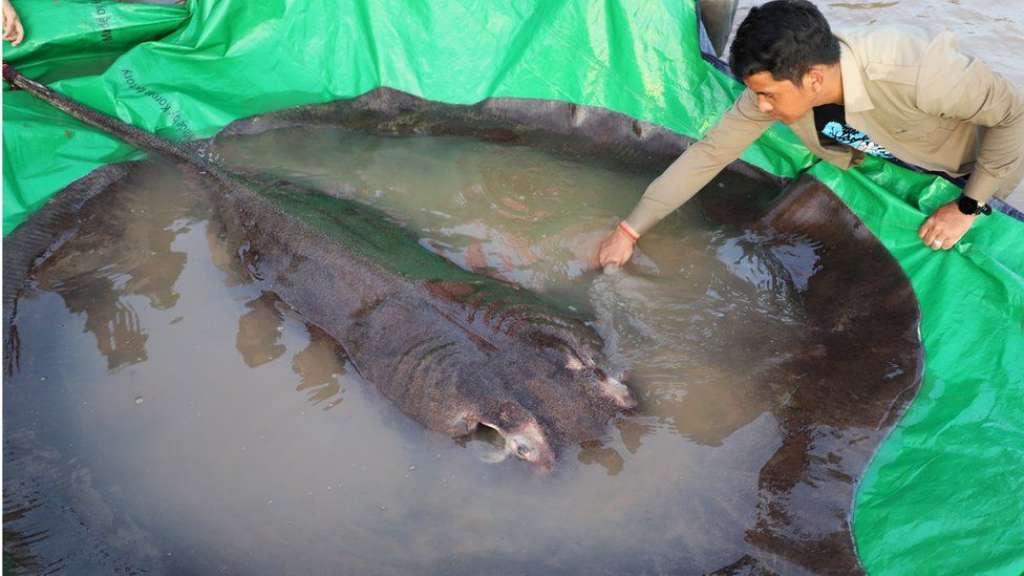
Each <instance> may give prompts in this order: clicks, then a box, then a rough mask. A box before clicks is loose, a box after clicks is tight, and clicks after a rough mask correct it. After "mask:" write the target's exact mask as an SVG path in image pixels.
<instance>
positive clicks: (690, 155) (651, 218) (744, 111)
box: [597, 90, 775, 266]
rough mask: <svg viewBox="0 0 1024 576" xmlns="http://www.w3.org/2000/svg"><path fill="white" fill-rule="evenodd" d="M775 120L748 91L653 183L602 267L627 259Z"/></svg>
mask: <svg viewBox="0 0 1024 576" xmlns="http://www.w3.org/2000/svg"><path fill="white" fill-rule="evenodd" d="M773 122H775V120H774V119H773V118H772V117H771V116H769V115H767V114H765V113H763V112H761V111H760V110H759V109H758V107H757V95H756V94H754V93H753V92H751V91H750V90H744V92H743V94H741V95H740V98H739V100H737V101H736V103H735V104H734V105H733V107H732V108H731V109H729V111H728V112H726V113H725V115H724V116H722V119H721V120H719V121H718V124H717V125H715V127H714V128H712V129H711V130H709V131H708V133H707V135H705V136H704V139H703V140H701V141H699V142H695V143H694V144H692V145H691V146H690V147H689V148H688V149H686V151H685V152H683V154H682V155H681V156H679V158H677V159H676V161H675V162H673V163H672V164H671V165H670V166H669V167H668V169H666V170H665V172H664V173H662V175H661V176H659V177H658V178H657V179H655V180H654V181H653V182H651V184H650V185H649V186H648V187H647V190H646V191H645V192H644V195H643V197H642V198H641V199H640V202H639V203H637V205H636V207H635V208H633V212H632V213H631V214H630V215H629V217H627V218H626V219H625V220H624V221H623V223H622V224H620V225H619V226H618V227H617V228H616V229H615V230H614V231H612V233H611V234H609V235H608V237H607V238H605V240H604V242H602V243H601V247H600V248H599V250H598V257H597V259H598V263H599V264H600V265H601V266H607V265H609V264H614V265H620V264H624V263H626V261H628V260H629V258H630V257H631V256H632V255H633V246H634V244H635V243H636V240H637V239H638V238H639V237H640V236H641V235H642V234H644V233H646V232H647V231H648V230H650V229H651V228H652V227H653V226H654V225H655V224H657V223H658V222H660V221H661V219H662V218H664V217H665V216H667V215H668V214H669V213H670V212H672V211H673V210H675V209H676V208H678V207H679V206H681V205H682V204H683V203H684V202H686V201H687V200H689V199H690V198H692V197H693V195H694V194H696V193H697V192H698V191H699V190H700V189H701V188H703V187H704V186H705V185H707V183H708V182H710V181H711V179H712V178H714V177H715V176H716V175H717V174H718V173H719V172H721V171H722V169H723V168H725V167H726V166H727V165H729V163H731V162H732V161H734V160H736V159H737V158H739V157H740V154H742V153H743V151H744V150H746V148H747V147H748V146H750V144H751V143H752V142H753V141H754V140H756V139H757V137H758V136H760V135H761V134H762V133H763V132H764V131H765V130H766V129H768V127H769V126H771V125H772V123H773Z"/></svg>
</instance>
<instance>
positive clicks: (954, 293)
mask: <svg viewBox="0 0 1024 576" xmlns="http://www.w3.org/2000/svg"><path fill="white" fill-rule="evenodd" d="M18 8H19V10H20V11H21V14H22V16H23V19H24V21H25V23H26V29H27V31H28V34H29V36H28V39H27V40H26V42H25V43H24V44H23V45H22V46H21V47H18V48H14V49H12V48H11V47H10V46H9V45H8V44H5V47H4V58H5V61H7V62H10V63H13V64H16V65H17V66H18V67H19V69H20V70H21V71H22V72H24V73H26V74H27V75H29V76H32V77H36V78H41V79H43V80H44V81H47V82H51V85H52V86H53V87H54V88H55V89H57V90H58V91H60V92H63V93H65V94H68V95H70V96H71V97H73V98H76V99H78V100H80V101H82V102H84V103H86V104H88V105H91V106H93V107H95V108H98V109H100V110H102V111H104V112H107V113H109V114H113V115H116V116H118V117H120V118H121V119H123V120H126V121H128V122H131V123H132V124H134V125H136V126H139V127H142V128H146V129H149V130H151V131H155V132H157V133H159V134H161V135H164V136H166V137H169V138H171V139H178V140H180V139H190V138H200V137H207V136H210V135H213V134H214V133H216V132H217V131H218V130H219V129H220V128H221V127H223V126H225V125H226V124H228V123H229V122H231V121H233V120H235V119H238V118H242V117H246V116H251V115H254V114H258V113H262V112H267V111H271V110H277V109H281V108H286V107H292V106H297V105H301V104H308V103H316V102H326V101H331V100H336V99H339V98H348V97H354V96H358V95H360V94H362V93H364V92H367V91H369V90H371V89H373V88H376V87H379V86H387V87H391V88H396V89H399V90H403V91H406V92H410V93H412V94H415V95H418V96H421V97H423V98H427V99H430V100H435V101H440V102H447V103H460V104H463V103H473V102H477V101H479V100H482V99H485V98H488V97H491V96H503V97H520V98H539V99H554V100H562V101H571V102H575V103H579V104H588V105H593V106H601V107H605V108H608V109H611V110H615V111H618V112H622V113H625V114H628V115H630V116H633V117H635V118H638V119H641V120H646V121H649V122H653V123H656V124H660V125H663V126H666V127H668V128H671V129H673V130H675V131H678V132H680V133H683V134H686V135H689V136H693V137H700V136H701V135H702V134H703V133H704V132H705V131H706V130H707V129H708V128H709V127H710V126H712V125H713V124H714V123H715V121H716V120H717V118H718V117H719V116H720V115H721V113H722V112H724V110H725V109H727V108H728V106H729V105H730V103H731V101H732V100H733V99H734V98H735V96H736V95H737V94H738V93H739V91H740V90H741V88H742V86H740V85H739V84H738V83H736V82H735V81H734V80H732V79H730V78H728V77H727V76H725V75H724V74H722V73H721V72H719V71H718V70H716V69H715V68H714V67H713V66H711V65H710V64H708V63H707V62H705V61H704V60H703V59H702V58H701V56H700V53H699V49H698V42H697V27H696V25H695V22H696V13H695V12H696V10H695V8H694V6H693V4H692V2H691V1H687V0H683V1H680V0H665V1H662V2H647V1H644V2H639V1H637V2H625V1H624V2H576V1H569V0H561V1H539V0H537V1H532V2H531V1H523V0H501V1H499V0H495V1H493V2H489V3H480V2H475V1H469V0H462V1H459V0H438V1H435V2H430V3H425V2H424V3H407V2H374V1H371V0H364V1H343V0H333V1H332V0H321V1H309V2H287V1H283V0H268V1H265V2H247V1H241V0H218V1H214V0H197V1H194V2H191V3H190V4H189V5H188V6H187V8H186V7H173V6H171V7H165V6H147V5H134V4H115V3H108V2H106V1H92V2H84V1H77V2H72V1H68V0H62V1H61V2H52V1H51V0H38V1H36V2H27V1H23V2H20V3H18ZM3 113H4V117H3V118H4V143H3V152H4V157H3V168H4V173H3V178H4V191H3V199H4V206H3V214H4V224H3V226H4V233H5V234H6V233H8V232H9V231H10V230H12V229H13V228H14V227H15V226H17V225H18V224H19V223H20V222H22V221H23V220H24V219H25V218H26V217H27V216H28V215H29V214H30V213H32V212H33V211H34V210H36V209H37V208H38V207H39V206H40V205H41V204H42V203H44V202H45V201H46V199H47V198H48V197H50V196H51V195H52V194H54V193H55V192H57V191H58V190H60V189H61V188H63V187H64V186H66V185H67V184H69V183H70V182H72V181H74V180H75V179H77V178H80V177H82V176H84V175H86V174H87V173H89V172H90V171H91V170H93V169H94V168H96V167H98V166H101V165H103V164H104V163H109V162H115V161H121V160H125V159H130V158H137V157H141V155H142V154H141V153H140V152H138V151H136V150H133V149H132V148H130V147H128V146H126V145H124V144H121V143H120V142H118V141H115V140H113V139H111V138H110V137H107V136H105V135H102V134H99V133H97V132H95V131H94V130H92V129H90V128H86V127H84V126H82V125H81V124H80V123H78V122H76V121H74V120H72V119H70V118H68V117H67V116H64V115H63V114H61V113H59V112H57V111H55V110H53V109H51V108H49V107H47V106H46V105H44V104H42V103H39V102H36V101H35V100H33V99H32V98H31V97H30V96H28V95H26V94H24V93H19V92H9V91H6V88H5V92H4V102H3ZM744 159H745V160H747V161H749V162H751V163H753V164H755V165H757V166H760V167H762V168H765V169H767V170H769V171H771V172H773V173H775V174H778V175H781V176H794V175H795V174H797V173H798V172H799V171H801V170H805V169H810V170H811V172H812V173H813V174H814V175H815V176H817V177H818V178H819V179H821V180H822V181H824V182H825V183H826V184H828V185H829V186H830V187H832V188H833V189H834V190H835V191H836V193H837V194H838V195H839V196H840V197H841V198H842V199H843V200H844V201H845V202H846V203H847V204H848V205H849V206H850V208H851V209H853V211H854V212H855V213H856V214H857V215H858V216H860V218H861V219H863V221H864V222H865V223H866V225H867V226H868V227H869V228H870V229H871V230H872V231H874V232H875V234H876V235H878V237H879V238H880V239H881V241H882V243H883V244H884V245H885V246H886V247H887V248H888V249H889V250H890V252H891V253H892V254H893V256H894V257H895V258H896V259H897V260H898V261H899V262H900V264H901V265H902V266H903V268H904V270H905V271H906V273H907V275H908V276H909V277H910V279H911V282H912V284H913V287H914V290H915V291H916V293H917V295H918V298H919V300H920V302H921V309H922V315H923V319H922V325H921V333H922V339H923V341H924V344H925V349H926V367H925V374H924V383H923V385H922V388H921V391H920V393H919V396H918V398H917V399H915V401H914V402H913V404H912V406H911V408H910V409H909V411H908V413H907V414H906V416H905V417H904V419H903V421H902V422H901V423H900V424H899V425H898V426H897V427H896V429H895V430H894V432H893V433H892V435H891V436H890V438H889V439H888V440H887V441H886V443H885V444H884V445H883V446H882V448H881V449H880V451H879V452H878V454H877V455H876V457H875V458H874V460H873V462H872V464H871V466H870V467H869V469H868V470H867V472H866V474H865V476H864V477H863V478H862V480H861V483H860V488H859V491H858V495H857V498H856V506H855V508H854V518H853V527H854V536H855V539H856V543H857V548H858V553H859V554H860V557H861V560H862V562H863V564H864V566H865V568H866V569H867V570H868V571H869V572H870V573H873V574H908V573H913V574H982V573H990V574H1012V575H1019V574H1021V573H1022V572H1024V474H1022V473H1021V467H1022V462H1024V363H1022V362H1021V358H1022V357H1024V245H1022V243H1021V242H1020V240H1019V239H1020V237H1021V233H1022V232H1024V224H1022V223H1020V222H1018V221H1015V220H1012V219H1011V218H1009V217H1006V216H1004V215H1002V214H995V215H993V216H991V217H987V218H979V219H978V221H977V222H976V224H975V226H974V228H973V229H972V230H971V231H970V232H969V233H968V234H967V236H966V237H965V238H964V240H963V241H961V243H960V244H959V246H958V247H957V249H955V250H952V251H949V252H938V253H936V252H933V251H931V250H930V249H928V248H926V247H924V246H923V245H922V244H921V242H920V241H919V240H918V238H917V236H916V231H917V228H918V226H919V225H920V223H921V222H922V221H923V219H924V218H925V216H926V215H927V214H929V213H930V212H931V211H932V210H933V209H934V208H935V207H936V206H938V205H939V204H941V203H943V202H946V201H948V200H950V199H952V198H954V197H955V196H956V194H957V190H956V189H955V188H953V187H952V185H950V184H948V183H946V182H945V181H943V180H939V179H935V178H932V177H928V176H924V175H920V174H915V173H911V172H909V171H907V170H904V169H900V168H898V167H895V166H893V165H891V164H888V163H885V162H883V161H879V160H873V159H869V160H868V161H867V162H866V163H865V164H863V165H862V166H859V167H857V168H855V169H853V170H851V171H849V172H845V173H844V172H841V171H839V170H837V169H835V168H834V167H832V166H830V165H827V164H824V163H820V162H817V161H816V160H815V159H814V158H813V157H811V156H810V155H809V153H808V152H807V151H806V150H805V149H803V148H802V147H801V146H800V145H799V143H798V142H797V140H796V139H795V137H794V136H793V135H792V134H791V133H790V132H789V131H788V130H787V129H785V128H784V127H781V126H777V127H775V128H774V129H772V130H771V131H770V132H769V133H768V134H766V135H765V136H764V137H762V138H761V139H760V140H759V141H758V143H757V144H756V145H755V146H754V147H752V148H751V149H750V150H748V151H747V153H746V154H745V155H744ZM641 192H642V191H641V190H637V191H636V193H637V195H638V196H639V194H640V193H641Z"/></svg>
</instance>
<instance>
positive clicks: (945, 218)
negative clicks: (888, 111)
mask: <svg viewBox="0 0 1024 576" xmlns="http://www.w3.org/2000/svg"><path fill="white" fill-rule="evenodd" d="M925 58H926V59H927V61H926V62H925V63H924V65H923V66H922V69H921V76H920V78H919V79H918V85H917V105H918V108H920V109H921V110H922V111H923V112H926V113H928V114H932V115H935V116H941V117H943V118H955V119H958V120H964V121H966V122H970V123H972V124H976V125H978V126H984V127H986V130H985V131H984V134H983V135H982V137H981V142H980V145H979V148H978V158H977V161H976V162H975V165H974V171H973V173H972V174H971V176H970V178H969V179H968V180H967V186H965V187H964V191H963V193H964V195H965V196H968V197H970V198H973V199H975V200H977V201H978V202H981V203H985V202H987V201H988V200H989V199H990V198H992V196H993V195H995V194H1000V193H1002V195H1006V194H1009V193H1010V192H1012V191H1013V189H1014V188H1015V187H1016V186H1017V185H1018V184H1019V183H1020V178H1021V174H1022V172H1024V170H1022V169H1021V163H1022V162H1024V94H1022V93H1021V91H1020V90H1019V89H1018V88H1016V87H1014V86H1013V84H1011V83H1010V82H1009V81H1008V80H1006V79H1005V78H1003V77H1002V76H1000V75H998V74H996V73H994V72H992V70H991V69H989V67H988V66H987V65H985V63H984V62H982V61H980V60H977V59H972V58H969V57H967V56H965V55H964V54H962V53H961V52H960V51H959V50H958V49H957V45H956V39H955V37H954V36H953V35H952V34H944V35H942V36H940V37H938V38H936V40H935V42H933V44H932V46H931V47H930V48H929V50H928V53H927V54H926V56H925ZM975 218H977V216H975V215H966V214H963V213H961V212H960V210H959V209H958V208H957V205H956V202H952V203H949V204H946V205H945V206H942V207H940V208H939V209H938V210H936V211H935V213H934V214H932V215H931V216H930V217H929V218H928V219H927V220H925V222H924V224H922V225H921V228H920V230H918V236H920V237H921V239H922V240H923V241H924V242H925V244H927V245H929V246H931V247H932V248H934V249H939V248H942V249H946V250H948V249H950V248H952V247H953V245H954V244H956V243H957V242H959V241H960V238H962V237H963V235H964V234H965V233H967V230H969V229H970V227H971V225H972V224H973V223H974V220H975Z"/></svg>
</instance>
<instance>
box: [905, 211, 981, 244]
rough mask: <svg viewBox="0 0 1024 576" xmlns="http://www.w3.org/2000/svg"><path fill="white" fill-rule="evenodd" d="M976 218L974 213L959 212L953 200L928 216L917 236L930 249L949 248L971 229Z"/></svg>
mask: <svg viewBox="0 0 1024 576" xmlns="http://www.w3.org/2000/svg"><path fill="white" fill-rule="evenodd" d="M976 218H977V216H976V215H973V214H964V213H963V212H961V211H960V209H959V208H958V207H957V203H956V201H953V202H950V203H949V204H944V205H943V206H941V207H940V208H939V209H938V210H936V211H935V213H934V214H932V215H931V216H929V217H928V219H927V220H925V221H924V224H922V225H921V228H920V229H918V231H917V236H918V237H919V238H920V239H921V241H922V242H924V243H925V245H926V246H928V247H929V248H931V249H932V250H940V249H941V250H949V249H950V248H952V247H953V246H954V245H956V243H957V242H959V241H960V239H961V238H963V236H964V234H966V233H967V231H968V230H970V229H971V225H972V224H974V220H975V219H976Z"/></svg>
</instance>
